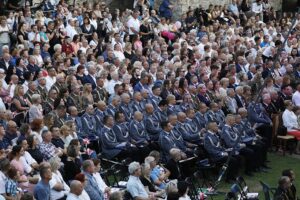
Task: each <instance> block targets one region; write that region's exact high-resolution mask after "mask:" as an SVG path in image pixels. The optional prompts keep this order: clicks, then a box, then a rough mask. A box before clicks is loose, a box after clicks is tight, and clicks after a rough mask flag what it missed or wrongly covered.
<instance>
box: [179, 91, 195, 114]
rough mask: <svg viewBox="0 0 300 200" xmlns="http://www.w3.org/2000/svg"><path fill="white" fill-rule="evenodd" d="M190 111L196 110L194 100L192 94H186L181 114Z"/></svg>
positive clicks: (180, 106) (180, 107) (181, 106)
mask: <svg viewBox="0 0 300 200" xmlns="http://www.w3.org/2000/svg"><path fill="white" fill-rule="evenodd" d="M188 109H195V105H194V102H193V99H192V97H191V95H190V94H185V95H184V96H183V101H182V103H181V104H180V105H179V110H180V111H181V112H186V111H187V110H188Z"/></svg>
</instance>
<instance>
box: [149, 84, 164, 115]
mask: <svg viewBox="0 0 300 200" xmlns="http://www.w3.org/2000/svg"><path fill="white" fill-rule="evenodd" d="M160 94H161V88H160V86H159V85H154V86H153V87H152V96H151V98H150V101H151V103H152V105H153V107H154V110H156V109H157V108H158V104H159V102H160V101H161V100H162V98H161V97H160Z"/></svg>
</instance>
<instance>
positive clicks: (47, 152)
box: [39, 142, 56, 160]
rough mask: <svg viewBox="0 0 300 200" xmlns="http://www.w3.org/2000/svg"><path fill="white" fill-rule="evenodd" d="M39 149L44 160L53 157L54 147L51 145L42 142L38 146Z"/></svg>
mask: <svg viewBox="0 0 300 200" xmlns="http://www.w3.org/2000/svg"><path fill="white" fill-rule="evenodd" d="M39 149H40V151H41V153H42V154H43V157H44V160H49V159H50V158H52V157H54V155H55V149H56V147H55V146H54V144H52V143H45V142H42V143H41V144H40V145H39Z"/></svg>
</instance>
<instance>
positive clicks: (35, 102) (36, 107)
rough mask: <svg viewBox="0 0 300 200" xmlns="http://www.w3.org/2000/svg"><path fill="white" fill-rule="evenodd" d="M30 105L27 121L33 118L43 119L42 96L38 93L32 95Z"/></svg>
mask: <svg viewBox="0 0 300 200" xmlns="http://www.w3.org/2000/svg"><path fill="white" fill-rule="evenodd" d="M31 100H32V105H31V106H30V108H29V111H28V113H29V123H31V122H32V121H33V120H34V119H43V108H42V105H41V103H42V98H41V95H39V94H34V95H32V99H31Z"/></svg>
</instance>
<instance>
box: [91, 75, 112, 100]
mask: <svg viewBox="0 0 300 200" xmlns="http://www.w3.org/2000/svg"><path fill="white" fill-rule="evenodd" d="M96 84H97V87H96V88H95V89H94V90H93V91H92V95H93V99H94V102H95V103H97V102H99V101H104V102H107V100H108V92H107V91H106V89H105V88H104V80H103V78H101V77H96Z"/></svg>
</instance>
